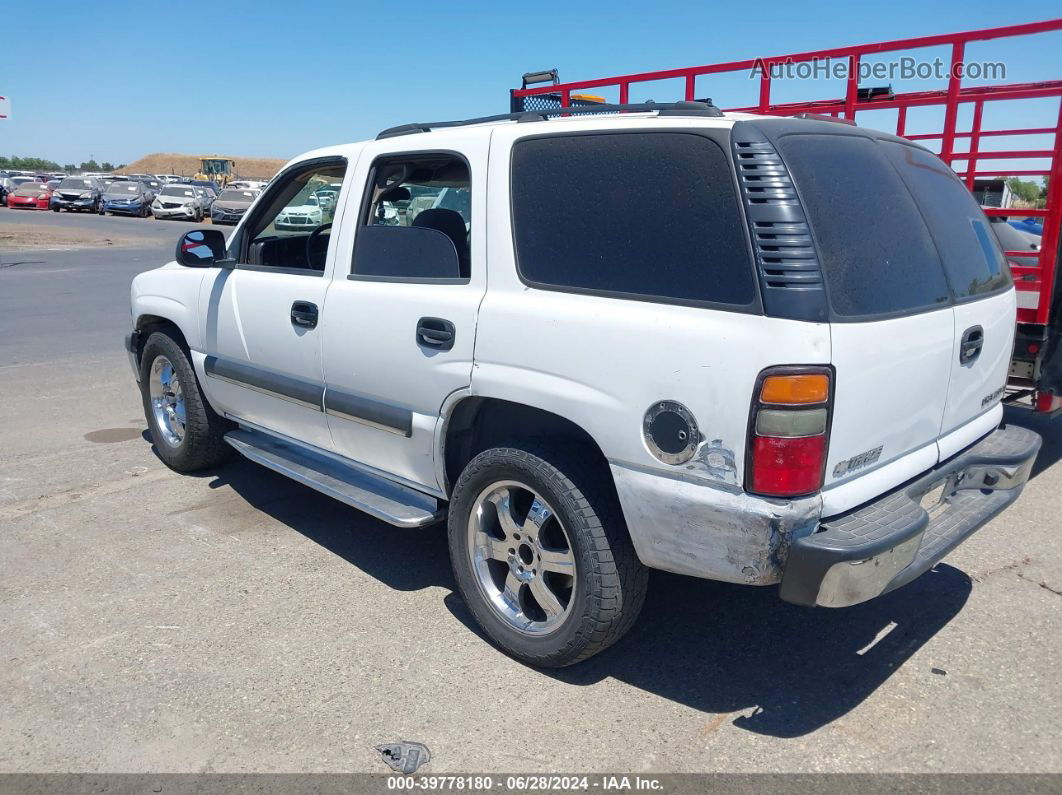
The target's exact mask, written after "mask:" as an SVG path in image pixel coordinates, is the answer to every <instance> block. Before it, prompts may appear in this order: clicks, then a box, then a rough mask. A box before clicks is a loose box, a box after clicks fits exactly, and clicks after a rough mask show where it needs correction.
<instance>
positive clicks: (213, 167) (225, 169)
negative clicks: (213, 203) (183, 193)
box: [195, 156, 236, 188]
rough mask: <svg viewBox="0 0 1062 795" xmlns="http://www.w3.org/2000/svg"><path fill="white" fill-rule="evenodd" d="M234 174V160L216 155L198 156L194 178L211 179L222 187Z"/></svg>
mask: <svg viewBox="0 0 1062 795" xmlns="http://www.w3.org/2000/svg"><path fill="white" fill-rule="evenodd" d="M235 176H236V161H235V160H233V159H231V158H228V157H217V156H211V157H201V158H199V173H198V174H196V175H195V179H207V180H210V179H212V180H214V182H216V183H218V185H220V186H221V187H223V188H224V187H225V186H226V185H228V184H229V182H230V181H232V180H233V179H234V178H235Z"/></svg>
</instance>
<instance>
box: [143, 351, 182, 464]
mask: <svg viewBox="0 0 1062 795" xmlns="http://www.w3.org/2000/svg"><path fill="white" fill-rule="evenodd" d="M149 386H150V389H151V412H152V414H153V415H154V417H155V427H156V428H158V431H159V435H160V436H161V437H162V440H163V441H164V442H165V443H166V444H168V445H169V446H170V447H177V446H178V445H180V443H181V440H182V439H184V425H185V422H186V419H187V417H186V414H185V409H184V393H183V392H182V391H181V382H180V379H179V378H178V377H177V371H176V370H174V369H173V365H172V364H171V363H170V360H169V359H167V358H166V357H165V356H156V357H155V361H154V362H152V363H151V377H150V379H149Z"/></svg>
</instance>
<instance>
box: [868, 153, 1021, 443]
mask: <svg viewBox="0 0 1062 795" xmlns="http://www.w3.org/2000/svg"><path fill="white" fill-rule="evenodd" d="M881 146H882V148H883V149H884V150H885V151H886V152H887V153H888V155H889V158H890V159H891V160H892V162H893V165H894V166H895V167H896V170H897V171H898V172H899V174H900V176H901V177H902V178H903V180H904V182H905V183H906V184H907V187H908V189H909V190H910V192H911V195H912V197H913V198H914V201H915V203H916V204H917V205H918V207H919V209H920V210H921V212H922V216H923V218H924V219H925V223H926V225H927V226H928V227H929V229H930V231H931V232H932V235H933V240H934V242H935V243H936V246H937V251H938V252H939V254H940V259H941V262H942V264H943V267H944V271H945V274H946V276H947V278H948V282H949V284H950V286H951V292H952V295H953V296H954V298H955V307H954V309H953V310H952V312H953V316H954V319H955V340H954V345H953V347H952V355H951V362H950V373H951V377H950V379H949V382H948V399H947V405H946V406H945V410H944V420H943V423H942V426H941V442H940V447H941V450H940V455H941V458H948V457H950V456H952V455H954V454H955V453H957V452H958V451H959V450H961V449H962V448H963V447H965V446H966V445H968V444H970V443H972V442H974V441H975V440H976V439H977V438H978V437H980V436H982V435H983V434H985V433H987V432H988V431H989V430H991V429H992V428H993V427H995V425H996V424H998V414H999V409H998V405H999V401H1000V398H1001V397H1002V396H1003V387H1004V385H1005V384H1006V380H1007V371H1008V368H1009V366H1010V358H1011V353H1012V351H1011V349H1012V347H1013V344H1014V324H1015V321H1016V312H1017V307H1016V305H1015V300H1016V299H1015V295H1014V291H1013V290H1012V289H1010V288H1011V279H1010V275H1009V271H1008V268H1007V264H1006V259H1005V257H1004V255H1003V251H1002V249H1001V248H1000V246H999V242H998V240H997V238H996V237H995V235H994V234H993V233H992V230H991V227H990V226H989V221H988V219H987V218H986V217H985V215H984V213H983V212H982V211H981V208H980V207H979V206H978V204H977V202H976V201H975V200H974V198H973V196H971V195H970V192H969V191H968V190H967V189H966V186H965V185H963V184H962V182H960V181H959V179H958V177H956V176H955V173H954V172H953V171H952V170H951V169H950V168H948V167H947V166H946V165H945V164H944V163H942V162H941V161H940V160H939V159H937V158H936V157H934V156H933V155H932V154H930V153H929V152H926V151H925V150H923V149H921V148H919V147H916V146H909V145H905V144H901V143H894V142H888V141H884V142H882V144H881ZM963 429H965V431H964V430H963Z"/></svg>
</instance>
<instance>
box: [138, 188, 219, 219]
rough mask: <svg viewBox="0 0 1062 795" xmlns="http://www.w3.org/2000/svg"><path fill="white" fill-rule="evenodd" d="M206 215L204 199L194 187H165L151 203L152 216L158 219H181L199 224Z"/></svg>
mask: <svg viewBox="0 0 1062 795" xmlns="http://www.w3.org/2000/svg"><path fill="white" fill-rule="evenodd" d="M205 213H206V208H205V207H204V204H203V197H202V195H201V194H200V192H199V191H197V190H196V188H195V186H194V185H180V184H176V185H174V184H169V185H163V187H162V189H161V190H160V191H159V193H158V195H157V196H156V197H155V200H154V201H152V202H151V214H152V215H154V216H155V218H157V219H166V218H180V219H182V220H185V221H195V222H196V223H199V222H200V221H202V220H203V215H204V214H205Z"/></svg>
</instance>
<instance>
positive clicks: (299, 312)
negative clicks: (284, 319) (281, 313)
mask: <svg viewBox="0 0 1062 795" xmlns="http://www.w3.org/2000/svg"><path fill="white" fill-rule="evenodd" d="M291 325H293V326H298V327H299V328H317V304H311V303H310V302H309V301H296V302H295V303H293V304H292V305H291Z"/></svg>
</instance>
